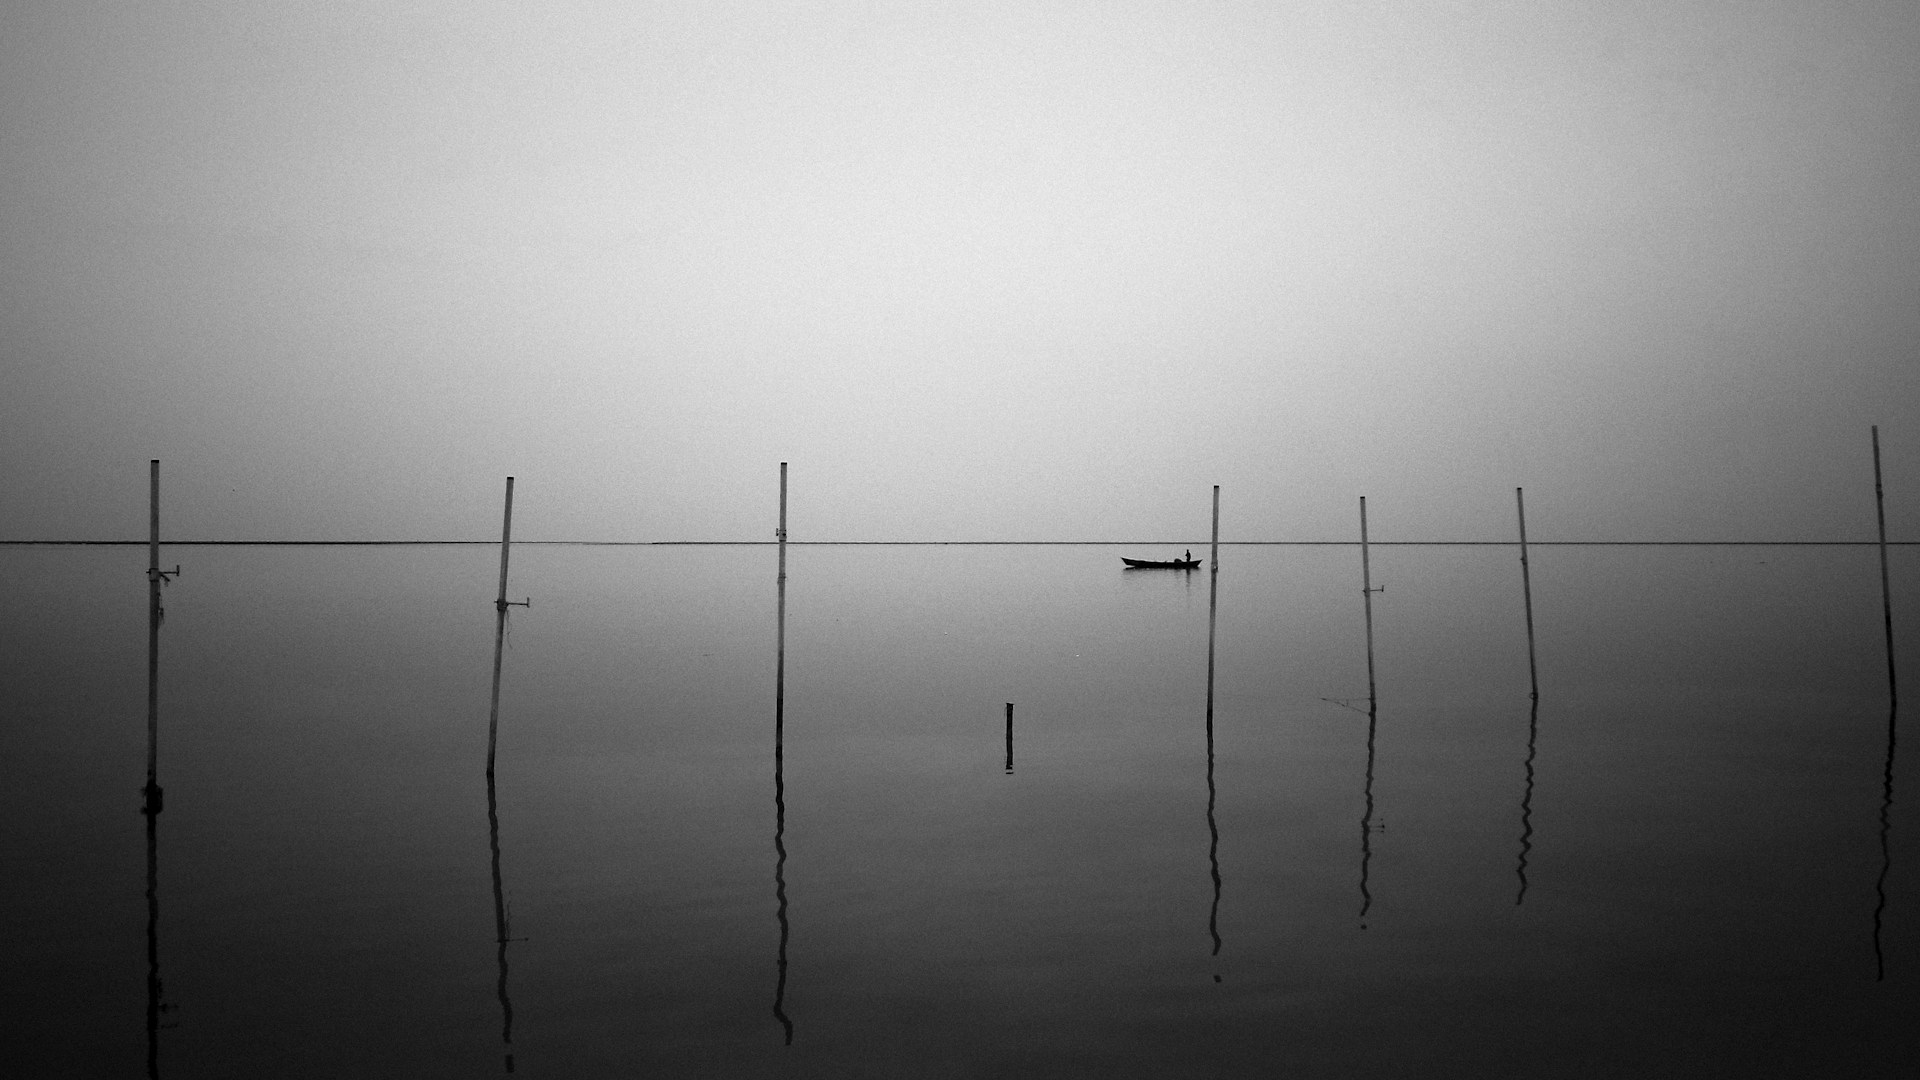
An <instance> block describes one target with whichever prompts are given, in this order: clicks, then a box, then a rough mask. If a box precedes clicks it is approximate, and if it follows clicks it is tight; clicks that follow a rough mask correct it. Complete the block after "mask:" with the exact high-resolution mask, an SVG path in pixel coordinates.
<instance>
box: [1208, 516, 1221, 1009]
mask: <svg viewBox="0 0 1920 1080" xmlns="http://www.w3.org/2000/svg"><path fill="white" fill-rule="evenodd" d="M1211 561H1212V563H1213V570H1212V572H1211V573H1209V574H1208V575H1207V868H1208V872H1209V873H1210V874H1211V875H1212V876H1213V906H1212V907H1211V908H1210V909H1208V912H1207V933H1208V935H1210V936H1211V937H1212V938H1213V955H1214V956H1216V957H1217V956H1219V955H1220V825H1219V822H1218V821H1217V820H1216V819H1215V817H1214V813H1213V808H1214V796H1215V791H1214V783H1213V657H1214V645H1215V642H1216V640H1217V633H1216V631H1217V629H1218V626H1219V622H1220V485H1218V484H1215V485H1214V486H1213V545H1212V559H1211ZM1213 981H1214V982H1219V981H1220V973H1219V972H1218V971H1216V972H1214V975H1213Z"/></svg>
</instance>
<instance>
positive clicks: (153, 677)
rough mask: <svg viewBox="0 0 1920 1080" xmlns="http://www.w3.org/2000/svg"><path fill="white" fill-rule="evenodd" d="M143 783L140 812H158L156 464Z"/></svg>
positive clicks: (152, 470)
mask: <svg viewBox="0 0 1920 1080" xmlns="http://www.w3.org/2000/svg"><path fill="white" fill-rule="evenodd" d="M147 479H148V484H147V511H148V513H147V522H148V529H147V783H146V786H145V787H144V788H142V789H141V792H142V794H143V796H144V812H145V813H147V814H157V813H159V812H160V807H161V799H162V795H161V793H160V620H161V619H162V618H164V617H165V613H164V612H163V611H162V610H161V608H160V585H161V583H162V582H164V581H165V580H166V579H167V575H166V574H165V573H164V572H162V571H161V569H160V462H159V460H158V459H155V460H153V461H149V462H148V463H147Z"/></svg>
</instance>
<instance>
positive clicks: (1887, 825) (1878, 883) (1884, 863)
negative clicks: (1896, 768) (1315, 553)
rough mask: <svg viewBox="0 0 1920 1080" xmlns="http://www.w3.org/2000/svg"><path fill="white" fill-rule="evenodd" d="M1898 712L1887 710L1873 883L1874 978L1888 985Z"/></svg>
mask: <svg viewBox="0 0 1920 1080" xmlns="http://www.w3.org/2000/svg"><path fill="white" fill-rule="evenodd" d="M1899 711H1900V709H1899V706H1897V705H1893V706H1889V707H1888V708H1887V764H1886V768H1885V770H1884V772H1883V773H1882V774H1881V796H1880V877H1879V878H1878V879H1877V880H1875V881H1874V883H1873V891H1874V893H1875V895H1876V896H1877V897H1878V898H1879V899H1878V902H1877V903H1875V904H1874V907H1873V978H1874V981H1875V982H1885V981H1886V978H1887V957H1886V953H1885V952H1883V951H1882V950H1881V947H1880V927H1881V922H1882V920H1883V919H1884V917H1885V915H1886V911H1887V873H1888V871H1890V870H1892V869H1893V851H1892V849H1891V848H1889V847H1888V840H1889V839H1890V834H1891V833H1892V831H1893V745H1894V739H1893V733H1894V728H1895V724H1894V721H1895V719H1896V717H1897V716H1898V714H1899Z"/></svg>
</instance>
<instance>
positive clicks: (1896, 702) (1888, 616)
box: [1873, 424, 1900, 709]
mask: <svg viewBox="0 0 1920 1080" xmlns="http://www.w3.org/2000/svg"><path fill="white" fill-rule="evenodd" d="M1873 512H1874V517H1875V519H1876V520H1877V521H1878V523H1879V526H1880V616H1881V621H1882V622H1883V623H1884V624H1885V626H1886V634H1887V697H1888V698H1889V699H1890V700H1891V702H1892V704H1893V707H1894V708H1896V709H1898V708H1899V707H1900V690H1899V685H1898V684H1897V683H1896V682H1895V681H1894V677H1893V587H1892V586H1891V585H1890V584H1889V583H1888V582H1889V579H1888V577H1887V498H1886V492H1885V489H1884V488H1883V487H1882V485H1881V483H1880V425H1878V424H1875V425H1874V426H1873Z"/></svg>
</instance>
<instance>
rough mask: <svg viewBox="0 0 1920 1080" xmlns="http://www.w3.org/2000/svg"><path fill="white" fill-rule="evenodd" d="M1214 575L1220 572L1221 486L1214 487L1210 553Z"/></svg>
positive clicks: (1209, 559) (1209, 557)
mask: <svg viewBox="0 0 1920 1080" xmlns="http://www.w3.org/2000/svg"><path fill="white" fill-rule="evenodd" d="M1208 561H1209V562H1211V563H1212V564H1213V571H1214V573H1216V574H1217V573H1219V572H1220V485H1219V484H1215V485H1213V543H1212V546H1211V549H1210V550H1209V553H1208Z"/></svg>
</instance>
